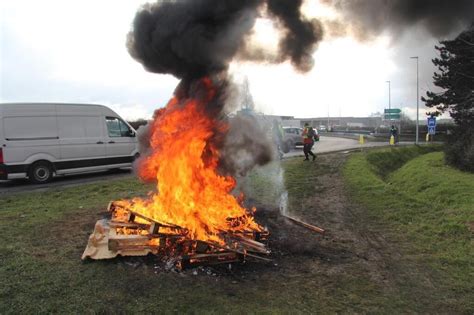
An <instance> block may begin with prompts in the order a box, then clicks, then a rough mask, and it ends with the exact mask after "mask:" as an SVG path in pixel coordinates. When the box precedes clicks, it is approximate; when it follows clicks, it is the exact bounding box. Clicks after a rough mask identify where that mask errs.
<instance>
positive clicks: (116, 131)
mask: <svg viewBox="0 0 474 315" xmlns="http://www.w3.org/2000/svg"><path fill="white" fill-rule="evenodd" d="M105 120H106V123H107V131H108V133H109V137H131V135H132V130H131V129H130V127H128V125H127V124H126V123H125V122H123V121H122V120H120V119H118V118H117V117H105Z"/></svg>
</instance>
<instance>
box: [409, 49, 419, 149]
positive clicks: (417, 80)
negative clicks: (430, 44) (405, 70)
mask: <svg viewBox="0 0 474 315" xmlns="http://www.w3.org/2000/svg"><path fill="white" fill-rule="evenodd" d="M410 58H411V59H416V135H415V144H418V129H419V126H418V125H419V123H420V119H419V117H418V115H419V113H420V95H419V93H420V89H419V76H418V56H414V57H410Z"/></svg>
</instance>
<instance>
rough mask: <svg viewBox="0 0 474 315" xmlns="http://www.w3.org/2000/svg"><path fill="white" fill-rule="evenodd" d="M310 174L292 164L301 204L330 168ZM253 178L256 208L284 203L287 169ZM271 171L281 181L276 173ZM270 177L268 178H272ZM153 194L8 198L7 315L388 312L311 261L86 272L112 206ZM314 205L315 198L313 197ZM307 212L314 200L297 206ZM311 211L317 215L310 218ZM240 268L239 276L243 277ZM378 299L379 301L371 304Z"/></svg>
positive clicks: (116, 186)
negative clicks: (90, 244)
mask: <svg viewBox="0 0 474 315" xmlns="http://www.w3.org/2000/svg"><path fill="white" fill-rule="evenodd" d="M313 165H314V169H311V170H310V171H309V172H308V171H306V172H302V171H301V169H304V164H302V161H300V160H299V159H298V160H290V161H287V162H286V164H285V167H287V169H288V170H289V171H288V172H287V174H288V175H289V177H288V178H287V179H286V182H287V183H288V185H289V186H290V189H291V191H292V194H295V196H298V198H301V196H302V195H301V193H300V192H299V191H298V190H306V188H305V187H306V186H312V185H313V184H314V183H317V176H318V174H322V173H327V172H328V170H331V168H330V167H328V164H324V163H321V164H320V165H318V164H313ZM268 167H269V168H270V169H269V170H268V171H269V173H266V171H265V170H264V171H263V173H262V171H257V172H256V174H253V175H252V176H251V182H252V183H253V184H252V185H251V186H252V187H255V188H258V189H259V190H256V191H254V198H256V199H255V200H256V201H257V202H259V203H261V204H265V203H267V202H270V203H271V202H275V201H276V198H277V195H276V193H275V192H274V190H273V188H274V186H273V184H274V183H275V182H278V181H281V177H280V175H278V174H279V173H278V168H277V167H275V165H270V166H268ZM271 170H273V171H274V172H273V173H272V172H271ZM265 174H266V175H265ZM148 189H149V187H147V186H144V185H142V184H141V183H139V182H138V181H137V180H135V179H133V178H128V179H119V180H110V181H108V182H103V183H98V184H86V185H82V186H77V187H72V188H67V189H59V190H51V191H46V192H33V193H23V194H16V195H11V196H4V197H0V205H1V210H0V237H1V239H2V242H1V243H0V281H1V286H0V313H1V314H4V313H15V314H17V313H51V312H53V313H112V312H114V313H115V312H125V313H142V312H148V313H149V312H152V313H180V314H181V313H216V314H221V313H239V314H241V313H254V312H257V313H290V312H293V313H294V312H296V313H314V312H320V313H335V312H342V311H344V310H346V311H347V310H353V311H355V312H363V311H364V310H373V311H377V310H380V309H381V307H382V305H383V301H382V300H381V299H380V298H378V287H377V285H375V284H373V283H372V282H371V280H370V278H369V277H368V276H367V275H364V274H362V275H361V274H360V273H359V270H358V269H357V268H356V267H353V266H351V265H346V266H347V268H349V269H350V270H352V269H354V270H355V272H352V271H351V272H338V273H334V274H327V273H325V272H323V271H322V270H323V268H325V269H327V268H337V266H338V263H335V264H336V265H335V266H333V265H332V264H334V263H333V262H332V261H331V262H329V261H326V260H325V259H319V258H313V257H311V256H309V257H308V256H305V255H302V256H294V257H293V256H288V257H286V256H285V257H283V258H278V257H280V256H278V253H277V256H276V257H277V259H280V260H277V261H278V265H273V264H270V265H265V264H260V263H254V264H246V265H243V266H240V267H238V268H239V270H240V271H239V272H238V273H237V274H236V275H234V274H233V272H229V273H228V274H225V273H224V274H221V275H219V276H217V277H213V276H208V275H206V274H203V272H199V275H198V276H194V275H192V273H189V272H187V273H183V274H176V273H172V272H158V273H155V270H154V265H153V263H143V262H142V263H141V264H140V265H139V267H137V268H136V267H134V266H132V265H130V264H131V263H132V264H133V263H134V262H136V260H134V259H133V258H119V259H115V260H108V261H92V262H82V261H81V260H80V257H81V254H82V252H83V250H84V248H85V246H86V244H87V239H88V237H89V235H90V233H91V232H92V230H93V226H94V224H95V222H96V220H97V219H99V218H101V217H103V216H104V214H105V213H104V211H105V208H106V206H107V203H108V202H109V201H110V200H115V199H119V198H128V197H132V196H136V195H143V194H145V193H146V192H147V191H148ZM305 194H307V198H310V197H311V193H310V192H308V193H305ZM290 199H291V200H292V202H294V204H293V206H295V207H300V205H301V203H305V202H306V203H307V201H305V200H306V199H304V198H303V199H297V198H295V197H291V198H290ZM305 209H306V211H310V210H311V209H312V208H307V207H306V208H305ZM235 268H237V267H235ZM367 296H370V297H371V298H370V299H367Z"/></svg>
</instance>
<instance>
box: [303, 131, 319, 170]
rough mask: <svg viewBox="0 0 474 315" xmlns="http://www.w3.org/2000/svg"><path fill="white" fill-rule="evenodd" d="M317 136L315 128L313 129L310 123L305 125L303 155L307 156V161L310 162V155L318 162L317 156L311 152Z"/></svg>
mask: <svg viewBox="0 0 474 315" xmlns="http://www.w3.org/2000/svg"><path fill="white" fill-rule="evenodd" d="M315 136H316V132H315V131H314V129H313V127H311V126H310V125H309V124H308V123H305V124H304V129H303V145H304V147H303V153H304V156H305V159H304V160H305V161H309V156H310V155H311V156H312V157H313V161H314V160H316V154H314V153H313V152H311V148H312V147H313V145H314V137H315Z"/></svg>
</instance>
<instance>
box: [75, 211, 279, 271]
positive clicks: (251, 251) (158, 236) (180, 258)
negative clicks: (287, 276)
mask: <svg viewBox="0 0 474 315" xmlns="http://www.w3.org/2000/svg"><path fill="white" fill-rule="evenodd" d="M108 211H109V212H110V215H111V218H110V219H102V220H99V221H97V223H96V225H95V228H94V232H93V233H92V234H91V236H90V237H89V241H88V243H87V247H86V249H85V251H84V253H83V254H82V259H83V260H84V259H87V258H91V259H110V258H114V257H116V256H119V255H120V256H146V255H148V254H154V255H162V256H163V257H173V258H174V259H176V266H177V267H178V268H186V267H188V266H196V265H203V264H205V265H212V264H220V263H229V262H236V261H244V260H245V259H246V258H248V257H250V258H255V259H258V260H263V261H271V260H270V259H269V258H267V257H264V256H268V255H269V254H270V251H269V250H268V249H267V247H266V246H265V244H264V243H263V242H266V240H267V238H268V234H269V233H268V231H263V232H253V233H245V232H222V238H223V239H224V244H217V243H214V242H206V241H201V240H192V239H190V238H189V237H188V231H187V230H186V229H184V228H181V227H179V226H176V225H170V224H163V223H161V222H157V221H155V220H153V219H151V218H147V217H145V216H143V215H141V214H138V213H136V212H134V211H132V210H130V209H127V208H124V207H123V206H121V205H120V204H118V203H115V202H111V203H110V204H109V206H108Z"/></svg>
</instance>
